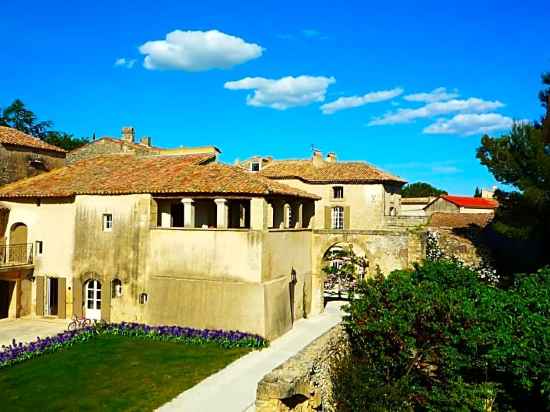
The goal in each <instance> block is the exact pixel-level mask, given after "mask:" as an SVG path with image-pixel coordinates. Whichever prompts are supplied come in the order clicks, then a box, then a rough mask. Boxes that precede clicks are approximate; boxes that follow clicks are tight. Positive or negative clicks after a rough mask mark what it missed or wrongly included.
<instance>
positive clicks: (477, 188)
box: [474, 187, 481, 197]
mask: <svg viewBox="0 0 550 412" xmlns="http://www.w3.org/2000/svg"><path fill="white" fill-rule="evenodd" d="M474 197H481V190H479V187H476V191H475V192H474Z"/></svg>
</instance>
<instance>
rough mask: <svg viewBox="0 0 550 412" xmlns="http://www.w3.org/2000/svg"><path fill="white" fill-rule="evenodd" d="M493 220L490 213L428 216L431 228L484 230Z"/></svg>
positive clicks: (438, 213)
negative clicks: (478, 228)
mask: <svg viewBox="0 0 550 412" xmlns="http://www.w3.org/2000/svg"><path fill="white" fill-rule="evenodd" d="M492 220H493V214H492V213H444V212H436V213H433V214H432V215H431V216H430V221H429V223H428V225H429V226H431V227H440V228H447V227H448V228H453V229H455V228H469V227H471V226H478V227H481V228H484V227H485V226H487V225H488V224H489V223H490V222H491V221H492Z"/></svg>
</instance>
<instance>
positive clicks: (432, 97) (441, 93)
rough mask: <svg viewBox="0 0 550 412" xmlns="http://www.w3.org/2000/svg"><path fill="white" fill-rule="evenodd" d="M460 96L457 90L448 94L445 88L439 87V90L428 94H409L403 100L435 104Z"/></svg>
mask: <svg viewBox="0 0 550 412" xmlns="http://www.w3.org/2000/svg"><path fill="white" fill-rule="evenodd" d="M458 96H459V94H458V91H457V90H456V89H455V90H453V91H452V92H448V91H447V89H446V88H445V87H438V88H437V89H433V90H432V91H431V92H428V93H414V94H409V95H407V96H405V97H403V98H404V99H405V100H408V101H410V102H425V103H433V102H442V101H445V100H451V99H454V98H456V97H458Z"/></svg>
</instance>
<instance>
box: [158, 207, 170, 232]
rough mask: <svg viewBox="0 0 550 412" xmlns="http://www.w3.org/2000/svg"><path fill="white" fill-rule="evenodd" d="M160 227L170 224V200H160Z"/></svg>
mask: <svg viewBox="0 0 550 412" xmlns="http://www.w3.org/2000/svg"><path fill="white" fill-rule="evenodd" d="M159 209H160V227H171V226H172V213H171V210H170V202H166V201H164V202H162V203H161V204H160V207H159Z"/></svg>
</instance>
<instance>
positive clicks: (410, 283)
mask: <svg viewBox="0 0 550 412" xmlns="http://www.w3.org/2000/svg"><path fill="white" fill-rule="evenodd" d="M357 292H358V293H357V294H356V298H355V299H354V300H352V301H351V303H350V305H349V306H348V307H347V315H346V317H345V318H344V325H345V327H346V330H347V332H348V334H349V335H350V340H351V344H352V358H351V359H350V360H349V362H348V363H344V364H342V365H340V367H339V369H338V370H337V371H336V373H335V376H334V381H335V395H336V397H337V402H338V407H339V409H341V410H353V411H364V410H369V411H372V410H433V411H440V410H465V411H466V410H478V411H488V410H549V409H550V396H549V395H550V327H549V325H550V268H546V269H543V270H540V271H539V272H537V273H535V274H533V275H528V276H519V277H518V278H517V280H516V282H515V283H514V285H513V287H511V288H509V289H507V290H505V289H499V288H496V287H494V286H492V285H490V284H488V283H486V282H484V281H483V280H481V279H480V278H479V276H478V275H477V273H476V272H474V271H473V270H471V269H470V268H467V267H464V266H462V265H458V264H456V263H455V262H452V261H445V260H443V261H437V262H426V263H424V264H423V265H421V266H420V265H419V266H416V267H415V269H414V270H413V271H396V272H393V273H392V274H390V275H389V276H388V277H387V278H383V277H382V276H377V277H376V278H374V279H369V280H367V281H366V282H364V283H363V284H361V285H360V286H359V288H358V291H357Z"/></svg>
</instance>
